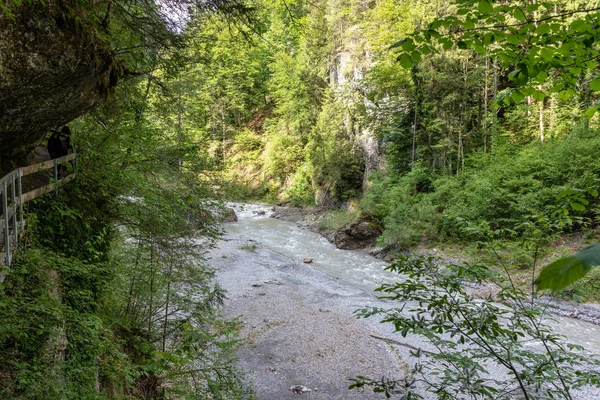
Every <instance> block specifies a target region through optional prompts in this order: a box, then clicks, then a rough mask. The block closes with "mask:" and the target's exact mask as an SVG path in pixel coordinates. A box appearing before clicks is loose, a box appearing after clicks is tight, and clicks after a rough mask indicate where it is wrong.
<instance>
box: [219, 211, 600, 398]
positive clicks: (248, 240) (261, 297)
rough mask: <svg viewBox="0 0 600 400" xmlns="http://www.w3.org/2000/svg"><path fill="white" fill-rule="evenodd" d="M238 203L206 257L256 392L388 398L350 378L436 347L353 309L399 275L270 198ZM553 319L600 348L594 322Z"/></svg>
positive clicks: (403, 365) (494, 372)
mask: <svg viewBox="0 0 600 400" xmlns="http://www.w3.org/2000/svg"><path fill="white" fill-rule="evenodd" d="M235 209H236V212H238V216H239V221H238V222H237V223H230V224H226V225H225V230H226V232H227V235H226V236H225V238H224V240H223V241H220V242H219V243H218V247H217V248H216V249H214V250H212V251H211V253H210V254H209V257H210V259H209V263H210V265H211V266H213V267H215V268H216V270H217V280H218V282H219V284H220V285H221V286H222V287H223V288H224V289H226V290H227V292H228V299H226V301H225V307H224V310H225V312H226V314H227V315H228V316H229V317H232V318H235V317H239V318H240V321H241V322H242V327H243V328H242V331H241V335H242V338H243V339H245V341H246V343H245V344H244V346H243V348H242V349H241V351H240V352H239V362H238V366H239V367H241V368H242V369H243V370H245V371H247V372H248V378H249V380H250V381H251V383H252V386H253V388H254V390H255V391H256V394H257V398H258V399H261V400H263V399H266V400H275V399H283V400H287V399H292V398H296V397H297V396H298V394H297V393H302V391H304V393H303V397H306V398H318V399H340V400H341V399H374V400H375V399H383V398H384V396H383V395H380V394H376V393H373V392H371V391H370V390H369V389H367V390H366V391H364V392H360V391H355V390H352V391H348V390H347V387H348V386H349V385H350V383H351V382H350V381H348V378H351V377H356V376H357V375H363V376H369V377H372V378H375V379H380V378H381V377H382V376H386V377H390V378H399V377H400V378H401V377H403V376H404V373H405V371H407V370H409V369H410V367H411V366H413V365H414V363H415V362H416V361H417V360H416V359H415V358H414V357H413V356H411V354H410V352H411V349H415V348H422V349H423V350H425V351H426V352H435V349H434V348H432V346H431V344H430V343H428V342H427V341H425V340H424V339H423V338H422V337H417V336H411V335H408V336H407V337H406V338H403V337H401V335H399V334H398V333H394V332H393V326H391V324H380V323H379V320H378V319H376V318H375V317H372V318H368V319H365V320H356V319H355V317H354V314H353V313H354V311H355V310H357V309H361V308H364V307H368V306H371V307H381V308H389V307H394V306H397V305H398V304H394V302H390V301H382V300H380V299H377V298H376V297H375V295H374V293H373V291H372V289H373V288H375V287H377V286H379V285H380V283H381V282H382V281H389V280H388V279H390V278H391V279H394V280H396V279H398V276H397V275H395V274H393V275H392V276H390V275H389V274H384V273H383V271H382V270H383V267H384V266H385V262H382V261H380V260H377V259H375V258H373V257H371V256H368V255H367V254H365V253H363V252H360V251H346V250H339V249H336V248H335V246H333V245H332V244H331V243H329V242H328V241H327V240H326V239H324V238H323V237H322V236H320V235H317V234H315V233H313V232H311V231H309V230H307V229H304V228H301V227H299V226H298V225H296V224H295V223H291V222H287V221H279V220H276V219H273V218H269V217H268V216H269V213H270V212H272V211H271V209H272V206H266V205H241V204H239V205H236V206H235ZM263 211H264V213H263ZM307 256H312V257H314V260H313V262H312V263H307V264H305V263H303V259H304V258H306V257H307ZM552 326H553V327H555V328H556V329H557V333H562V334H565V335H568V336H569V337H570V340H572V341H573V342H574V343H577V344H581V345H583V346H585V347H589V348H590V349H593V351H594V352H596V351H598V349H599V348H600V341H598V340H596V339H595V338H596V337H597V336H598V335H597V334H596V332H597V328H595V327H594V326H593V325H590V324H586V323H584V322H577V321H575V320H571V319H560V322H557V323H553V324H552ZM553 329H554V328H553ZM425 354H428V353H425ZM488 367H489V368H488V371H489V373H490V375H491V376H493V377H495V379H498V380H501V381H503V380H505V379H507V378H508V377H507V376H506V371H505V370H504V369H503V368H500V367H498V366H497V365H492V364H490V365H489V366H488ZM308 389H310V391H308ZM293 390H296V392H294V391H293ZM423 394H424V395H425V398H427V399H429V398H434V397H435V396H434V395H431V394H427V393H423ZM574 394H575V393H574ZM599 396H600V392H599V391H598V390H597V389H595V388H584V389H582V390H581V391H577V395H576V396H574V397H573V398H574V399H578V400H588V399H590V400H591V399H594V398H598V397H599Z"/></svg>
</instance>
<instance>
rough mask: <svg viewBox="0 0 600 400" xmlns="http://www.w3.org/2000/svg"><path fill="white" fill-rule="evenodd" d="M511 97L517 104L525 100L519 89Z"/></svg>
mask: <svg viewBox="0 0 600 400" xmlns="http://www.w3.org/2000/svg"><path fill="white" fill-rule="evenodd" d="M510 97H511V98H512V99H513V100H514V101H515V103H520V102H521V101H523V99H524V98H525V95H524V94H523V93H521V92H520V91H519V90H518V89H515V90H513V91H512V92H511V93H510Z"/></svg>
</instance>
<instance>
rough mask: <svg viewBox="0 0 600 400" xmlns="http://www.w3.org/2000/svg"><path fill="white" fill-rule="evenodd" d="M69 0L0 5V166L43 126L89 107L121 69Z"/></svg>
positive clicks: (28, 145) (26, 147)
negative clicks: (5, 9)
mask: <svg viewBox="0 0 600 400" xmlns="http://www.w3.org/2000/svg"><path fill="white" fill-rule="evenodd" d="M92 3H94V0H92V1H90V2H89V3H88V5H87V6H86V8H84V7H83V6H81V5H78V4H83V3H81V2H78V1H77V0H46V2H45V5H43V4H42V3H40V2H38V1H34V2H24V4H23V5H22V6H18V7H14V9H13V12H14V18H13V19H10V18H8V17H6V16H4V15H3V14H2V13H1V12H0V172H2V173H4V172H7V171H8V170H10V169H12V168H13V167H15V166H16V165H17V164H19V163H20V162H22V160H23V159H24V156H25V155H26V154H27V153H28V152H29V151H31V150H32V149H33V148H34V147H35V145H36V144H37V142H39V141H40V140H41V139H42V137H43V136H44V135H45V134H46V133H47V132H48V130H49V129H50V128H53V127H59V126H61V125H64V124H66V123H68V122H69V121H72V120H73V119H75V118H77V117H79V116H80V115H82V114H83V113H85V112H86V111H88V110H90V109H91V108H92V107H94V105H96V103H98V102H99V101H100V100H101V99H102V98H104V97H105V96H106V94H107V93H108V92H109V90H110V89H111V88H112V87H114V86H115V85H116V84H117V81H118V79H119V78H120V77H121V76H123V75H124V68H123V67H122V65H121V64H120V63H119V62H117V61H116V60H115V58H114V57H113V55H112V53H111V51H110V47H109V46H108V43H106V42H104V41H102V40H101V39H99V36H98V33H97V30H96V29H97V28H96V27H94V26H93V25H92V24H91V23H89V22H88V20H89V18H88V15H87V10H88V9H92V8H93V7H92V6H93V4H92Z"/></svg>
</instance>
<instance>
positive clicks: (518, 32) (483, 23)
mask: <svg viewBox="0 0 600 400" xmlns="http://www.w3.org/2000/svg"><path fill="white" fill-rule="evenodd" d="M597 19H598V8H597V7H595V5H593V4H589V3H587V2H568V3H561V2H554V1H549V2H543V3H532V4H529V3H528V2H510V3H497V2H494V1H489V0H481V1H479V0H467V1H459V2H457V10H456V14H452V15H449V16H446V17H444V18H438V19H436V20H435V21H433V22H431V23H430V24H429V26H428V27H427V28H426V29H423V30H420V31H417V32H416V33H415V34H414V35H412V36H410V37H408V38H406V39H404V40H401V41H400V42H397V43H396V44H395V45H394V46H396V47H401V48H402V50H403V52H402V53H401V54H400V56H399V61H400V63H401V64H402V66H404V67H406V68H411V67H412V66H413V65H414V64H415V63H418V62H419V61H420V60H421V58H422V57H423V56H425V55H427V54H429V53H430V52H437V51H440V50H442V49H443V50H449V49H451V48H454V47H457V48H459V49H472V50H474V51H475V52H477V53H478V54H481V55H486V56H488V57H493V58H495V59H497V60H498V62H499V63H500V66H501V67H502V68H506V69H511V71H510V73H509V75H508V77H509V79H510V80H511V81H512V82H514V83H515V84H516V85H518V86H519V87H518V88H513V89H511V90H510V92H509V93H508V94H509V96H510V98H511V99H513V100H514V101H516V102H521V101H522V100H523V99H524V98H525V97H527V96H532V97H533V98H534V99H535V100H537V101H543V100H544V98H545V97H546V96H548V93H558V95H559V96H560V97H561V98H563V99H567V98H569V97H571V96H574V95H576V94H577V91H578V89H579V81H580V77H581V76H587V74H588V73H595V70H596V68H597V63H596V61H595V59H596V57H597V55H598V50H597V49H596V48H595V47H594V46H593V43H594V42H595V41H596V40H597V39H598V35H599V34H600V31H599V30H598V27H597V25H596V22H595V21H597ZM551 76H552V77H553V79H552V84H551V85H550V88H549V90H548V89H544V87H543V85H545V84H547V83H548V79H549V77H551ZM590 78H591V79H590ZM587 79H590V80H589V81H588V83H589V85H590V88H591V89H592V90H597V89H600V80H598V81H597V80H596V79H595V76H592V77H589V76H588V78H587ZM506 101H507V102H508V98H506ZM591 115H593V114H591Z"/></svg>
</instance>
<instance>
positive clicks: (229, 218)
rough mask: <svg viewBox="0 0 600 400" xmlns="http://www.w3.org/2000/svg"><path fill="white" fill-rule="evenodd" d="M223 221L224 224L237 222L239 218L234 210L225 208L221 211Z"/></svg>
mask: <svg viewBox="0 0 600 400" xmlns="http://www.w3.org/2000/svg"><path fill="white" fill-rule="evenodd" d="M220 219H221V221H223V222H237V221H238V217H237V215H236V214H235V210H234V209H233V208H224V209H223V211H221V218H220Z"/></svg>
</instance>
